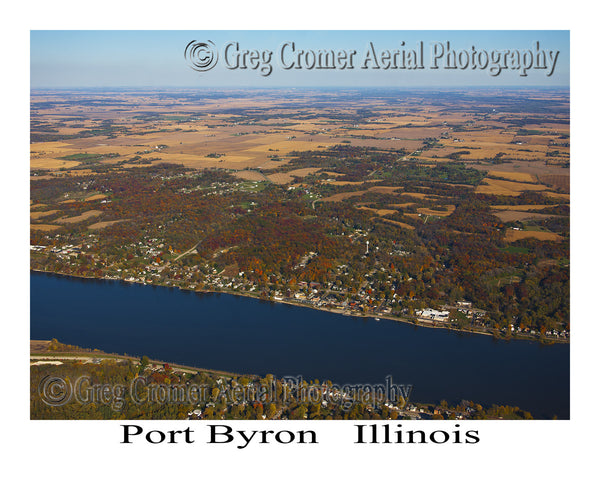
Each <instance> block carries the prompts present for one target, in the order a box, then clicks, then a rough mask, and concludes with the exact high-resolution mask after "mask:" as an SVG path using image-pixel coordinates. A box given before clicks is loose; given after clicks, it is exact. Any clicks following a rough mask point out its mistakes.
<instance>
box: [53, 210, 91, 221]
mask: <svg viewBox="0 0 600 480" xmlns="http://www.w3.org/2000/svg"><path fill="white" fill-rule="evenodd" d="M99 215H102V210H88V211H87V212H83V213H82V214H81V215H77V216H76V217H61V218H59V219H57V220H54V221H55V222H56V223H78V222H83V221H85V220H87V219H89V218H93V217H97V216H99Z"/></svg>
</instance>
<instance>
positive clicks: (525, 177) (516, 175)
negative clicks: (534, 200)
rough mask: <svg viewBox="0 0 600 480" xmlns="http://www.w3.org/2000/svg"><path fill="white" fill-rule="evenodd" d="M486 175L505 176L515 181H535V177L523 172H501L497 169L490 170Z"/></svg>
mask: <svg viewBox="0 0 600 480" xmlns="http://www.w3.org/2000/svg"><path fill="white" fill-rule="evenodd" d="M488 175H489V176H490V177H500V178H506V179H507V180H514V181H516V182H533V183H537V179H536V178H535V177H534V176H533V175H532V174H530V173H524V172H502V171H499V170H490V171H489V172H488Z"/></svg>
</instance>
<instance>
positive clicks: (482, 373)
mask: <svg viewBox="0 0 600 480" xmlns="http://www.w3.org/2000/svg"><path fill="white" fill-rule="evenodd" d="M31 338H32V339H35V340H49V339H51V338H57V339H58V340H59V341H61V342H63V343H68V344H73V345H78V346H81V347H86V348H98V349H100V350H103V351H106V352H111V353H122V354H123V353H127V354H129V355H135V356H141V355H147V356H149V357H150V358H154V359H160V360H163V361H165V362H171V363H179V364H183V365H190V366H194V367H198V368H209V369H215V370H223V371H230V372H236V373H253V374H259V375H265V374H267V373H272V374H274V375H276V376H279V377H281V376H287V375H302V376H303V377H304V378H305V379H315V378H316V379H319V380H331V381H333V382H334V383H337V384H339V385H342V384H356V383H375V384H380V383H384V381H385V377H386V376H387V375H392V378H393V382H394V383H396V384H410V385H412V386H413V390H412V395H411V400H414V401H418V402H439V401H440V400H442V399H445V400H447V401H448V402H449V403H451V404H453V403H457V402H459V401H460V400H462V399H468V400H473V401H475V402H476V403H481V404H484V405H491V404H494V403H495V404H498V405H516V406H519V407H520V408H522V409H524V410H529V411H530V412H532V414H533V415H534V417H536V418H551V417H552V416H553V415H557V416H558V418H569V351H570V346H569V345H568V344H555V345H541V344H539V343H537V342H531V341H526V340H512V341H505V340H496V339H494V338H492V337H489V336H484V335H477V334H468V333H459V332H452V331H448V330H441V329H430V328H424V327H416V326H413V325H409V324H404V323H400V322H394V321H391V320H385V319H382V320H380V321H376V320H374V319H370V318H359V317H349V316H344V315H339V314H335V313H329V312H324V311H319V310H314V309H310V308H303V307H297V306H292V305H286V304H278V303H272V302H268V301H261V300H257V299H253V298H247V297H240V296H235V295H228V294H197V293H194V292H186V291H181V290H178V289H170V288H164V287H152V286H145V285H137V284H128V283H124V282H120V281H109V280H88V279H78V278H71V277H64V276H58V275H50V274H44V273H35V272H32V273H31Z"/></svg>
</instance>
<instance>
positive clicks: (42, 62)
mask: <svg viewBox="0 0 600 480" xmlns="http://www.w3.org/2000/svg"><path fill="white" fill-rule="evenodd" d="M569 37H570V35H569V31H566V30H557V31H542V30H533V31H525V30H517V31H507V30H503V31H456V30H453V31H415V30H409V31H383V30H375V31H364V30H359V31H347V30H346V31H345V30H332V31H325V30H318V31H260V30H258V31H257V30H254V31H252V30H245V31H223V30H220V31H182V30H175V31H167V30H156V31H144V30H130V31H127V30H81V31H79V30H46V31H44V30H32V31H31V32H30V39H31V43H30V46H31V49H30V52H31V55H30V82H31V83H30V85H31V88H34V89H35V88H88V87H95V88H107V87H153V88H160V87H257V88H260V87H284V86H285V87H309V86H310V87H316V86H342V87H350V86H352V87H370V86H376V87H416V86H419V87H436V86H491V87H494V86H523V87H527V86H547V87H568V86H569V83H570V71H569V65H570V58H569V57H570V56H569V46H570V45H569V42H570V38H569ZM193 40H195V41H198V42H206V41H207V40H210V41H212V42H213V43H214V49H215V50H216V51H217V56H218V58H217V62H216V64H215V66H214V68H212V69H210V70H209V71H203V72H198V71H195V70H193V69H192V68H191V66H190V64H189V62H188V60H187V59H186V58H185V56H184V51H185V48H186V46H187V45H188V43H190V42H191V41H193ZM232 42H237V44H238V45H239V51H240V52H242V51H244V50H246V51H248V52H252V51H257V52H258V54H257V55H258V56H259V58H261V59H262V58H265V59H267V60H268V57H262V56H261V55H264V54H263V53H262V52H264V51H269V52H272V55H271V58H270V61H260V60H259V61H255V63H254V66H256V68H255V69H253V68H251V67H252V66H253V64H251V63H250V62H247V64H246V65H247V67H248V68H246V69H242V68H240V66H241V65H242V64H241V62H240V63H238V65H237V68H235V67H236V60H239V59H240V57H238V56H236V55H235V48H230V49H229V50H228V55H227V58H226V55H225V47H226V45H227V44H229V43H232ZM289 42H294V45H295V49H296V52H298V51H300V50H303V51H318V50H334V51H336V52H338V51H346V52H349V51H352V50H355V51H356V52H357V53H356V54H355V55H354V57H353V67H354V68H352V69H349V68H346V69H341V68H339V66H340V65H341V63H338V68H335V69H320V70H319V69H315V68H313V69H309V68H307V67H308V65H305V64H302V65H301V68H295V67H297V66H298V64H297V60H295V59H296V58H297V57H295V56H294V55H293V54H292V53H291V47H290V45H289ZM402 42H404V46H403V45H402ZM421 42H422V44H423V66H424V68H423V69H417V70H410V69H387V70H386V69H384V68H379V69H376V68H373V67H375V66H376V65H375V62H374V61H372V60H371V61H370V62H369V63H368V64H367V65H368V67H369V68H361V67H362V66H363V65H364V60H365V59H366V58H367V57H366V55H367V52H368V51H370V43H372V44H373V46H374V51H375V52H376V55H377V59H378V62H379V63H378V65H379V66H380V67H383V63H381V54H382V51H384V50H400V51H405V52H408V51H409V50H415V49H418V47H419V45H420V44H421ZM447 42H449V44H450V45H449V46H450V50H452V51H455V52H456V54H457V55H458V54H459V52H460V51H462V50H467V51H468V52H472V48H473V47H474V48H475V50H476V52H478V53H479V52H481V54H480V57H479V58H480V59H481V61H480V62H479V63H477V65H476V66H475V67H476V68H474V69H473V68H471V67H472V66H473V60H472V55H469V56H467V55H466V54H463V56H462V58H463V60H464V59H467V58H468V60H467V64H465V65H466V68H465V69H458V68H457V69H446V68H444V65H445V63H444V61H445V58H446V56H445V54H446V50H447V48H448V46H447ZM536 42H539V48H540V49H541V50H545V51H553V52H555V51H558V52H559V54H558V57H556V68H555V69H554V72H553V73H552V75H548V73H550V65H551V64H552V61H551V60H550V57H547V68H546V69H534V68H531V69H529V70H527V71H526V73H527V76H521V75H520V70H516V69H510V68H507V69H505V70H502V71H501V72H500V73H499V74H498V75H496V76H493V75H491V72H490V64H489V60H488V65H487V67H485V65H484V61H485V58H486V57H487V58H488V59H490V58H491V52H492V51H494V50H498V51H505V50H517V51H518V52H520V53H519V59H520V60H519V61H521V60H524V61H525V63H527V59H528V57H525V58H524V59H523V58H522V52H525V51H532V50H533V51H535V44H536ZM286 43H288V46H287V47H286V50H284V57H285V58H284V61H285V64H286V65H290V64H292V62H296V63H293V65H294V66H293V68H290V69H284V68H283V64H282V63H281V59H280V57H281V48H282V46H283V45H284V44H286ZM436 44H438V46H437V47H435V45H436ZM442 46H443V47H444V50H445V51H444V55H443V56H442V57H441V59H440V60H438V62H439V63H438V66H439V67H440V68H438V69H432V68H431V67H432V66H433V59H432V57H433V48H438V49H440V48H442ZM438 52H439V50H438ZM484 52H485V53H484ZM232 53H233V54H232ZM249 55H250V54H249ZM310 55H311V54H309V57H308V58H309V60H310V59H311V58H312V57H310ZM302 58H305V57H301V61H302ZM511 58H512V57H511ZM226 61H227V62H228V65H229V67H231V68H227V64H226ZM521 63H523V62H521ZM515 65H516V64H515ZM269 66H270V68H269ZM266 72H270V73H269V74H268V75H267V74H266Z"/></svg>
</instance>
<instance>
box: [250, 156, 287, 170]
mask: <svg viewBox="0 0 600 480" xmlns="http://www.w3.org/2000/svg"><path fill="white" fill-rule="evenodd" d="M290 161H291V158H282V159H281V160H267V161H266V162H265V163H261V164H260V165H257V168H260V169H262V170H271V169H274V168H279V167H282V166H283V165H287V164H288V163H290Z"/></svg>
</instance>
